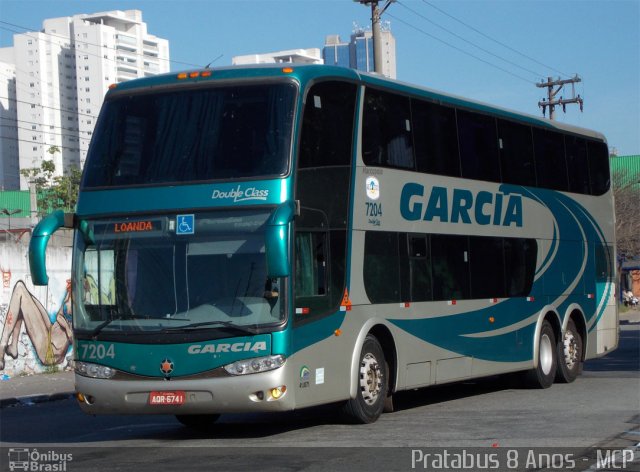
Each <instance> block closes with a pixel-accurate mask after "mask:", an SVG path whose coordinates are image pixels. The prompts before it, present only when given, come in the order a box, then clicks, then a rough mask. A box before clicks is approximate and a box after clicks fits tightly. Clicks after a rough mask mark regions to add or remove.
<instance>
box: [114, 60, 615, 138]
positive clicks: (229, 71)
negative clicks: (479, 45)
mask: <svg viewBox="0 0 640 472" xmlns="http://www.w3.org/2000/svg"><path fill="white" fill-rule="evenodd" d="M277 76H280V77H287V76H288V77H293V78H295V79H296V80H297V81H299V82H300V83H306V82H308V81H310V80H316V79H319V78H335V79H343V80H351V81H356V82H360V83H362V84H364V85H371V86H374V87H382V88H385V89H390V90H394V91H396V92H400V93H403V94H406V95H411V96H417V97H423V98H426V99H429V100H432V101H435V102H438V103H441V104H448V105H452V106H456V107H462V108H467V109H471V110H475V111H479V112H483V113H489V114H493V115H496V116H498V117H504V118H506V119H510V120H518V121H522V122H525V123H528V124H531V125H535V126H540V127H544V128H552V129H557V130H560V131H564V132H568V133H574V134H579V135H584V136H588V137H591V138H595V139H598V140H601V141H605V142H606V139H605V137H604V135H603V134H602V133H599V132H597V131H594V130H590V129H586V128H581V127H578V126H573V125H569V124H565V123H559V122H557V121H552V120H549V119H547V118H542V117H540V116H536V115H531V114H527V113H522V112H518V111H515V110H511V109H508V108H503V107H499V106H496V105H491V104H489V103H485V102H481V101H478V100H473V99H470V98H466V97H461V96H458V95H454V94H450V93H447V92H442V91H439V90H435V89H431V88H428V87H423V86H419V85H414V84H409V83H406V82H401V81H398V80H393V79H388V78H386V77H383V76H380V75H377V74H371V73H366V72H361V71H356V70H354V69H349V68H345V67H337V66H327V65H318V64H291V63H279V64H259V65H242V66H226V67H217V68H213V69H207V68H205V69H199V70H195V69H194V70H190V71H185V72H171V73H167V74H160V75H156V76H152V77H145V78H140V79H134V80H130V81H127V82H122V83H119V84H114V85H113V86H112V87H111V89H110V90H109V92H108V93H107V97H109V96H111V95H113V94H119V93H120V92H131V91H134V90H140V89H148V88H156V87H158V88H161V87H162V88H163V87H167V86H172V85H179V84H182V83H185V84H191V85H193V84H195V83H202V82H207V81H218V80H242V79H259V78H268V77H269V78H273V77H277Z"/></svg>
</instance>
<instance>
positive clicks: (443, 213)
mask: <svg viewBox="0 0 640 472" xmlns="http://www.w3.org/2000/svg"><path fill="white" fill-rule="evenodd" d="M400 214H401V215H402V217H403V218H404V219H405V220H409V221H417V220H423V221H434V220H435V221H439V222H441V223H463V224H472V223H475V224H478V225H489V224H491V225H494V226H512V225H515V226H516V227H522V197H521V196H520V195H508V194H504V193H492V192H487V191H484V190H483V191H480V192H478V193H476V194H474V193H473V192H471V191H470V190H467V189H458V188H454V189H447V188H446V187H437V186H434V187H432V188H431V191H430V193H429V194H428V195H425V187H424V186H423V185H420V184H416V183H408V184H405V186H404V187H403V188H402V194H401V196H400Z"/></svg>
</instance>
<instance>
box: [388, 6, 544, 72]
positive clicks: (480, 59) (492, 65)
mask: <svg viewBox="0 0 640 472" xmlns="http://www.w3.org/2000/svg"><path fill="white" fill-rule="evenodd" d="M387 16H389V17H390V18H393V19H394V20H396V21H399V22H400V23H402V24H404V25H406V26H408V27H409V28H412V29H414V30H416V31H418V32H420V33H422V34H424V35H425V36H428V37H430V38H432V39H435V40H436V41H438V42H440V43H442V44H445V45H446V46H449V47H450V48H452V49H455V50H456V51H458V52H461V53H462V54H465V55H467V56H469V57H472V58H474V59H476V60H477V61H480V62H483V63H484V64H487V65H488V66H491V67H493V68H495V69H498V70H501V71H502V72H504V73H506V74H509V75H511V76H513V77H516V78H517V79H520V80H522V81H524V82H526V83H528V84H532V83H533V81H532V80H530V79H527V78H525V77H522V76H521V75H518V74H516V73H514V72H511V71H509V70H507V69H505V68H503V67H500V66H498V65H496V64H494V63H492V62H489V61H487V60H485V59H482V58H480V57H478V56H476V55H475V54H471V53H470V52H468V51H465V50H464V49H462V48H459V47H458V46H455V45H453V44H451V43H449V42H447V41H445V40H444V39H441V38H438V37H437V36H434V35H432V34H431V33H428V32H426V31H425V30H423V29H421V28H418V27H417V26H414V25H412V24H410V23H407V22H406V21H404V20H401V19H400V18H398V17H396V16H393V15H392V14H391V13H387Z"/></svg>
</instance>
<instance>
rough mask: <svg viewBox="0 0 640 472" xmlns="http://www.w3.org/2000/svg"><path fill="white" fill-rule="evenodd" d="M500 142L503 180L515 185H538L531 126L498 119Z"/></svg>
mask: <svg viewBox="0 0 640 472" xmlns="http://www.w3.org/2000/svg"><path fill="white" fill-rule="evenodd" d="M498 137H499V140H498V143H499V147H500V168H501V170H502V181H503V182H505V183H508V184H514V185H526V186H535V185H536V169H535V161H534V159H533V136H532V134H531V127H530V126H527V125H523V124H520V123H514V122H512V121H507V120H500V119H499V120H498Z"/></svg>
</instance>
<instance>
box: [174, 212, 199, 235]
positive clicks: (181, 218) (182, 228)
mask: <svg viewBox="0 0 640 472" xmlns="http://www.w3.org/2000/svg"><path fill="white" fill-rule="evenodd" d="M177 220H178V227H177V229H176V234H178V235H181V234H193V233H194V232H195V228H194V226H195V225H194V223H195V217H194V215H178V217H177Z"/></svg>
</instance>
